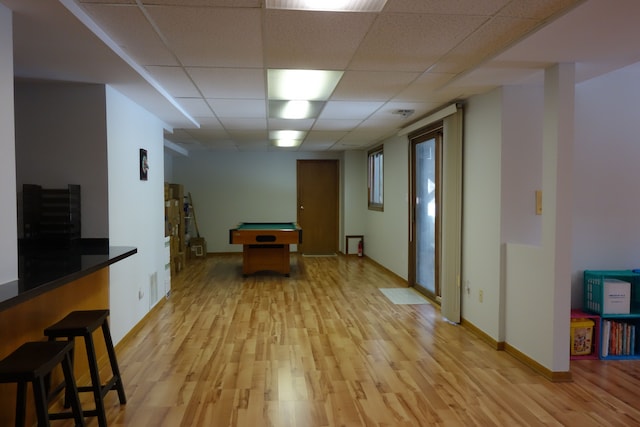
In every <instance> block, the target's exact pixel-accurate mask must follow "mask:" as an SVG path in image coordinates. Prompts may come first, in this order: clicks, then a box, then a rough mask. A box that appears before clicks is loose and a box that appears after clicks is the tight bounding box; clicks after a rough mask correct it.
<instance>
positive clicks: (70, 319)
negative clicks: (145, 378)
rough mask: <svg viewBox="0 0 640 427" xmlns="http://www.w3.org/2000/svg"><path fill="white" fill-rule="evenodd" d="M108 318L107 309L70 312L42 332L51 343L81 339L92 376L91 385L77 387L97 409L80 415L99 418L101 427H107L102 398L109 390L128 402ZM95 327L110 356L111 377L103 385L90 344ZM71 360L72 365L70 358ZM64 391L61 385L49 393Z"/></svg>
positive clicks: (122, 402) (124, 401) (93, 349)
mask: <svg viewBox="0 0 640 427" xmlns="http://www.w3.org/2000/svg"><path fill="white" fill-rule="evenodd" d="M108 317H109V310H85V311H72V312H71V313H69V314H68V315H67V316H66V317H64V318H63V319H62V320H60V321H59V322H57V323H55V324H54V325H52V326H49V327H48V328H46V329H45V330H44V334H45V336H47V337H49V340H51V341H55V340H56V339H58V338H66V339H67V340H68V341H73V340H74V339H75V338H76V337H82V338H84V343H85V347H86V351H87V361H88V364H89V373H90V375H91V385H90V386H78V387H77V388H78V391H79V392H93V398H94V401H95V406H96V407H95V409H94V410H84V411H83V414H84V415H85V416H95V417H98V425H99V426H100V427H107V417H106V415H105V409H104V396H105V395H106V394H107V393H108V392H109V391H110V390H116V391H117V392H118V399H119V400H120V404H125V403H126V402H127V398H126V396H125V392H124V386H123V384H122V378H121V376H120V369H119V368H118V361H117V359H116V352H115V350H114V348H113V341H112V340H111V333H110V331H109V322H108V320H107V318H108ZM98 328H102V335H103V336H104V342H105V344H106V347H107V354H108V355H109V363H110V364H111V372H112V374H113V375H112V377H111V379H110V380H108V381H106V382H105V383H104V384H103V383H102V381H101V379H100V372H99V369H98V359H97V356H96V350H95V346H94V342H93V333H94V332H95V331H96V330H97V329H98ZM71 361H72V363H73V357H72V359H71ZM63 388H65V384H64V383H63V384H60V385H59V386H58V387H57V388H56V389H54V390H53V391H52V394H57V393H58V392H60V391H61V390H62V389H63ZM68 392H69V389H68V388H66V393H67V397H68Z"/></svg>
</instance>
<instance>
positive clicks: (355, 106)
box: [319, 101, 384, 120]
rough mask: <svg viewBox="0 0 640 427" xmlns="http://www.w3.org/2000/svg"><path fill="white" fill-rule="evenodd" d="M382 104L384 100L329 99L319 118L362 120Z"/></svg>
mask: <svg viewBox="0 0 640 427" xmlns="http://www.w3.org/2000/svg"><path fill="white" fill-rule="evenodd" d="M383 105H384V102H348V101H329V102H327V105H326V106H325V107H324V110H322V113H321V114H320V117H319V119H322V120H333V119H337V120H353V119H358V120H364V119H366V118H367V117H369V116H370V115H372V114H373V113H374V112H376V111H377V110H378V109H379V108H380V107H382V106H383Z"/></svg>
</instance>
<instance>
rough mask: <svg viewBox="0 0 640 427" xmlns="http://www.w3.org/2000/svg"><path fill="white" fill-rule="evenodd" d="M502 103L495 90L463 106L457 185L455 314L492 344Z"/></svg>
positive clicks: (496, 318) (497, 294) (496, 315)
mask: <svg viewBox="0 0 640 427" xmlns="http://www.w3.org/2000/svg"><path fill="white" fill-rule="evenodd" d="M502 102H503V91H502V90H501V89H498V90H494V91H492V92H490V93H487V94H484V95H480V96H474V97H472V98H471V99H469V100H468V101H467V103H466V104H465V115H464V117H465V123H464V126H465V129H464V160H463V164H464V181H463V185H462V188H463V190H462V191H463V201H462V206H463V215H462V279H463V281H462V287H463V289H462V295H463V297H462V313H461V316H462V318H463V319H465V320H467V321H469V322H471V323H472V324H473V325H475V326H476V327H478V328H480V329H481V330H482V331H484V332H485V333H486V334H487V335H489V336H490V337H492V338H494V339H496V340H501V339H502V336H501V329H500V314H501V306H502V304H501V302H502V298H503V293H502V290H501V282H500V266H501V261H500V257H501V255H500V243H501V241H500V224H501V194H502V189H501V184H502V179H503V178H502V170H501V165H502V116H501V111H502ZM481 291H482V294H483V297H482V302H480V292H481Z"/></svg>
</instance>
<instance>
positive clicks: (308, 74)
mask: <svg viewBox="0 0 640 427" xmlns="http://www.w3.org/2000/svg"><path fill="white" fill-rule="evenodd" d="M342 74H343V72H342V71H326V70H283V69H274V70H268V72H267V81H268V87H269V99H286V100H302V101H305V100H306V101H326V100H327V99H329V96H331V93H332V92H333V90H334V89H335V87H336V85H337V84H338V82H339V81H340V79H341V78H342Z"/></svg>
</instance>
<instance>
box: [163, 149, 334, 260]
mask: <svg viewBox="0 0 640 427" xmlns="http://www.w3.org/2000/svg"><path fill="white" fill-rule="evenodd" d="M341 158H342V153H333V152H319V153H305V152H293V151H281V152H217V153H204V152H203V153H200V152H196V153H193V154H192V155H191V156H189V157H180V156H176V157H174V158H173V183H176V184H182V185H183V186H184V192H185V195H186V194H187V193H188V192H191V197H192V201H193V205H194V207H195V211H196V217H197V221H198V229H199V231H200V235H201V236H202V237H204V238H205V239H206V241H207V252H211V253H215V252H218V253H220V252H241V251H242V246H241V245H231V244H229V230H230V229H231V228H233V227H235V226H236V225H237V224H238V223H239V222H251V221H254V222H268V221H278V222H287V221H296V220H297V206H296V204H297V200H296V198H297V195H296V160H297V159H339V160H340V161H342V160H341ZM341 186H342V184H341ZM341 209H342V207H341ZM291 250H292V251H295V250H297V248H296V247H295V245H293V246H292V248H291Z"/></svg>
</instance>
